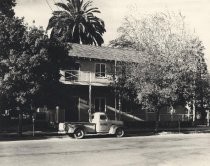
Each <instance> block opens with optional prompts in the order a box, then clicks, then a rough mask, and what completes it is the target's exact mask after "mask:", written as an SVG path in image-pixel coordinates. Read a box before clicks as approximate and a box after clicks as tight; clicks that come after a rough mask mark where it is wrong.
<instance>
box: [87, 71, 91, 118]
mask: <svg viewBox="0 0 210 166" xmlns="http://www.w3.org/2000/svg"><path fill="white" fill-rule="evenodd" d="M91 93H92V86H91V72H89V110H88V113H89V120H91V109H92V108H91V107H92V104H91V102H92V99H91Z"/></svg>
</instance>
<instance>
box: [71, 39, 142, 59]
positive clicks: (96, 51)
mask: <svg viewBox="0 0 210 166" xmlns="http://www.w3.org/2000/svg"><path fill="white" fill-rule="evenodd" d="M71 46H72V49H71V50H70V51H69V55H70V56H74V57H78V58H90V59H101V60H111V61H112V60H113V61H114V60H116V61H125V62H137V61H139V59H140V58H139V57H140V56H141V53H140V52H137V51H134V50H126V49H118V48H110V47H99V46H93V45H82V44H75V43H72V44H71Z"/></svg>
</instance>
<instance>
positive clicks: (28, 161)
mask: <svg viewBox="0 0 210 166" xmlns="http://www.w3.org/2000/svg"><path fill="white" fill-rule="evenodd" d="M4 165H5V166H22V165H23V166H25V165H26V166H34V165H39V166H57V165H58V166H144V165H145V166H150V165H158V166H179V165H181V166H182V165H183V166H186V165H189V166H207V165H208V166H209V165H210V134H187V135H184V134H176V135H175V134H170V135H159V136H144V137H142V136H141V137H125V138H120V139H117V138H88V139H83V140H74V139H69V138H66V137H65V138H62V139H61V138H53V139H47V140H32V141H13V142H0V166H4Z"/></svg>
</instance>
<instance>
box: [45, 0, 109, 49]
mask: <svg viewBox="0 0 210 166" xmlns="http://www.w3.org/2000/svg"><path fill="white" fill-rule="evenodd" d="M66 1H67V3H56V4H55V5H56V6H58V7H59V8H61V10H58V11H54V12H53V16H52V17H51V18H50V20H49V24H48V27H47V30H50V29H52V31H51V37H52V38H57V39H59V40H60V41H64V42H72V43H82V44H90V45H92V44H95V45H99V46H101V45H102V44H103V43H104V40H103V38H102V35H103V33H104V32H105V31H106V30H105V26H104V22H103V20H101V19H100V18H98V17H97V16H95V15H94V14H95V13H100V11H99V10H98V8H97V7H92V1H87V2H86V3H84V2H83V0H66Z"/></svg>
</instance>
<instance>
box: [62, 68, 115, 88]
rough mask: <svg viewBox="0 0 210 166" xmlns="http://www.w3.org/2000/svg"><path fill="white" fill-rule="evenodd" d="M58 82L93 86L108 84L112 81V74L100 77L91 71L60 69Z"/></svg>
mask: <svg viewBox="0 0 210 166" xmlns="http://www.w3.org/2000/svg"><path fill="white" fill-rule="evenodd" d="M60 75H61V77H60V82H62V83H64V84H70V85H90V84H91V85H94V86H108V85H109V84H110V83H111V82H113V76H112V75H111V74H106V76H105V77H100V75H97V76H96V74H95V73H93V72H88V71H80V70H61V71H60Z"/></svg>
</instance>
